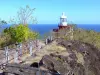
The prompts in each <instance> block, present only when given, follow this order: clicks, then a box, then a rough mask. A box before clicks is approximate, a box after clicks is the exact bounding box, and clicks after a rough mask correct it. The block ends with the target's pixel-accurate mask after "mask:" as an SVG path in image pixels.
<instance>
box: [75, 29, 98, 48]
mask: <svg viewBox="0 0 100 75" xmlns="http://www.w3.org/2000/svg"><path fill="white" fill-rule="evenodd" d="M74 40H79V41H82V42H87V43H90V44H93V45H94V46H96V47H98V48H100V32H95V31H93V30H83V29H75V30H74Z"/></svg>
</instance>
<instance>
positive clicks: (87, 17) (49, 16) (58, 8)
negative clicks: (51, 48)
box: [0, 0, 100, 24]
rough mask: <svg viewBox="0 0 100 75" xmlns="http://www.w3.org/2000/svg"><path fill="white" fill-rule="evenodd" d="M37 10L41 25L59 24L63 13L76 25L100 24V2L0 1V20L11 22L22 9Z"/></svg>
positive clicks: (70, 0) (81, 0)
mask: <svg viewBox="0 0 100 75" xmlns="http://www.w3.org/2000/svg"><path fill="white" fill-rule="evenodd" d="M26 5H29V6H30V7H31V8H36V10H35V12H34V14H33V16H35V17H36V18H37V20H38V23H39V24H44V23H46V24H47V23H48V24H57V23H59V17H60V15H61V14H62V12H65V13H66V15H67V19H68V21H69V22H70V21H72V22H73V23H76V24H100V0H0V18H1V19H4V20H6V21H9V19H10V17H13V16H16V15H17V11H18V10H19V8H20V7H25V6H26Z"/></svg>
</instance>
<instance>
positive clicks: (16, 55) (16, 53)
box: [14, 50, 18, 63]
mask: <svg viewBox="0 0 100 75" xmlns="http://www.w3.org/2000/svg"><path fill="white" fill-rule="evenodd" d="M14 62H15V63H18V50H16V52H15V54H14Z"/></svg>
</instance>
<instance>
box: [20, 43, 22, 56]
mask: <svg viewBox="0 0 100 75" xmlns="http://www.w3.org/2000/svg"><path fill="white" fill-rule="evenodd" d="M19 53H20V56H22V44H21V43H20V44H19Z"/></svg>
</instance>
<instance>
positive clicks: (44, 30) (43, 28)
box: [2, 24, 100, 35]
mask: <svg viewBox="0 0 100 75" xmlns="http://www.w3.org/2000/svg"><path fill="white" fill-rule="evenodd" d="M9 26H10V25H3V26H2V29H4V28H6V27H9ZM77 27H78V28H82V29H85V30H94V31H96V32H100V24H77ZM29 28H30V29H31V30H33V31H36V32H38V33H40V35H43V34H48V32H50V31H52V29H56V28H58V25H57V24H34V25H32V24H30V25H29Z"/></svg>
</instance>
